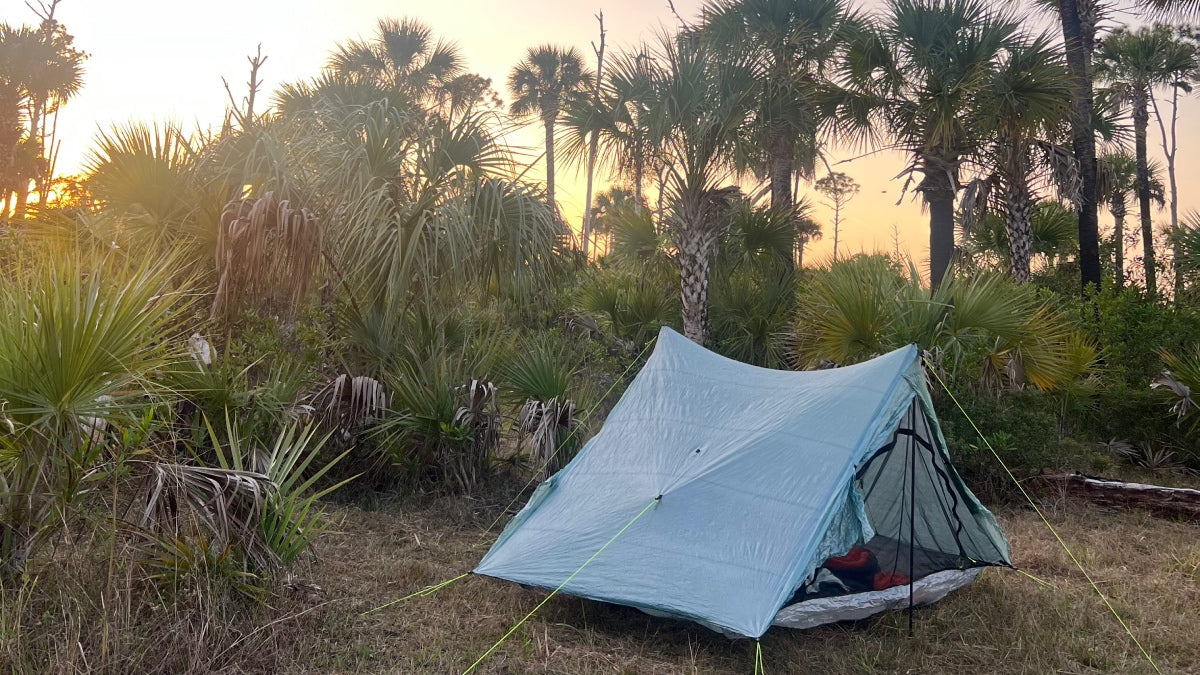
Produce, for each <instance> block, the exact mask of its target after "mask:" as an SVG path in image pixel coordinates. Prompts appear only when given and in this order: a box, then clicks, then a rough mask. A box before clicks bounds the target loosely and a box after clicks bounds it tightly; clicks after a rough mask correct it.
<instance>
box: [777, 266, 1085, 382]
mask: <svg viewBox="0 0 1200 675" xmlns="http://www.w3.org/2000/svg"><path fill="white" fill-rule="evenodd" d="M909 343H915V344H917V345H918V346H920V347H922V348H924V349H927V350H936V351H937V352H938V353H939V354H941V355H942V361H943V365H945V366H947V367H949V368H951V369H952V370H953V371H954V372H955V373H956V374H959V375H963V376H967V377H974V378H976V379H980V380H982V381H984V382H991V383H993V384H1006V385H1008V386H1022V385H1024V384H1026V383H1028V384H1031V385H1033V386H1035V387H1038V388H1040V389H1057V388H1060V387H1064V386H1066V385H1068V384H1069V383H1071V382H1072V381H1073V380H1074V379H1075V378H1077V377H1079V376H1080V375H1081V374H1082V373H1083V370H1085V369H1086V368H1088V367H1090V365H1091V360H1092V359H1089V358H1081V357H1080V354H1081V352H1080V350H1079V345H1078V344H1077V341H1076V340H1075V338H1074V332H1073V330H1072V328H1071V326H1070V324H1069V323H1068V321H1067V320H1066V319H1065V317H1063V316H1062V315H1061V314H1060V313H1059V312H1057V311H1056V310H1055V309H1054V308H1053V307H1051V306H1050V305H1049V304H1048V302H1047V301H1046V300H1044V299H1042V298H1039V297H1038V296H1037V294H1036V293H1035V292H1034V291H1033V290H1031V289H1028V288H1026V287H1020V286H1016V285H1014V284H1013V283H1012V282H1010V281H1008V280H1006V279H1004V278H1002V277H1000V276H997V275H986V274H982V275H977V276H976V277H974V278H971V279H964V278H956V277H954V276H950V277H947V279H946V280H945V281H944V283H943V284H942V285H941V286H939V288H938V289H937V290H936V291H934V292H933V293H932V294H931V293H930V291H929V290H928V289H927V288H924V287H923V286H922V284H921V281H920V276H919V275H918V274H917V273H916V270H915V269H910V270H909V271H908V273H907V274H904V273H903V272H902V271H901V270H899V269H898V268H896V267H895V265H894V264H893V263H892V262H891V261H889V260H887V259H886V258H882V257H879V256H875V257H866V256H857V257H855V258H852V259H850V260H846V261H838V262H834V263H832V264H831V265H830V266H829V267H828V268H824V269H822V270H821V271H820V272H819V273H818V274H816V275H815V276H814V278H813V279H812V280H811V282H810V283H809V284H808V285H807V286H806V287H805V288H804V289H803V290H802V292H801V294H800V299H799V302H798V311H797V319H796V324H795V327H794V345H795V348H796V351H797V357H798V361H799V362H800V363H801V364H804V365H809V366H814V365H816V364H818V363H820V362H821V361H824V360H832V361H834V362H836V363H842V364H844V363H854V362H858V361H862V360H865V359H867V358H870V357H872V356H875V355H878V354H881V353H884V352H886V351H890V350H891V349H896V348H898V347H901V346H903V345H905V344H909ZM1093 356H1094V354H1093ZM1081 364H1083V365H1081ZM996 373H1001V374H1002V376H1001V378H1000V379H999V380H998V379H996V377H995V374H996Z"/></svg>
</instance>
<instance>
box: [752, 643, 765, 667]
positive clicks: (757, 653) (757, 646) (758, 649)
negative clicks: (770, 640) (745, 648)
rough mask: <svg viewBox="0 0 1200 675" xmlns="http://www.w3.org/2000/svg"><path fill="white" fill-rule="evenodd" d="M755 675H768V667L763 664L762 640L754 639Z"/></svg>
mask: <svg viewBox="0 0 1200 675" xmlns="http://www.w3.org/2000/svg"><path fill="white" fill-rule="evenodd" d="M754 675H767V668H766V666H764V665H763V657H762V642H760V641H758V640H755V641H754Z"/></svg>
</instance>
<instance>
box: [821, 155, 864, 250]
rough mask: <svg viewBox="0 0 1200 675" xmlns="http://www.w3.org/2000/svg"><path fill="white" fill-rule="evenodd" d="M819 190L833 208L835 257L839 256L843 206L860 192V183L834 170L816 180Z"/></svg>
mask: <svg viewBox="0 0 1200 675" xmlns="http://www.w3.org/2000/svg"><path fill="white" fill-rule="evenodd" d="M815 187H816V188H817V192H820V193H821V194H823V195H825V201H824V204H825V205H826V206H828V207H829V208H831V209H833V259H834V260H837V258H838V241H839V236H840V230H841V226H842V207H844V206H846V204H849V203H850V200H851V199H854V195H856V194H858V190H859V187H860V186H859V184H858V183H857V182H855V180H854V179H853V178H851V177H850V176H847V175H846V174H844V173H842V172H841V171H834V172H832V173H830V174H829V175H828V176H826V177H824V178H822V179H821V180H819V181H817V182H816V185H815Z"/></svg>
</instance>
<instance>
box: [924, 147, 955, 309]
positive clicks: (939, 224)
mask: <svg viewBox="0 0 1200 675" xmlns="http://www.w3.org/2000/svg"><path fill="white" fill-rule="evenodd" d="M938 165H939V166H940V162H939V163H938ZM950 180H951V179H950V176H949V175H948V174H947V173H946V172H945V171H944V170H940V169H933V168H929V169H927V173H926V174H925V180H924V181H923V182H924V184H925V187H924V190H923V191H924V195H925V203H926V204H928V205H929V283H930V285H931V286H932V287H933V288H937V287H938V286H940V285H941V284H942V280H943V279H944V278H945V276H946V272H947V271H948V270H949V269H950V263H951V262H952V260H953V259H954V186H953V185H952V184H951V182H950Z"/></svg>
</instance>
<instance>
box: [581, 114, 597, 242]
mask: <svg viewBox="0 0 1200 675" xmlns="http://www.w3.org/2000/svg"><path fill="white" fill-rule="evenodd" d="M599 144H600V137H599V135H598V134H597V133H596V132H595V131H593V132H592V138H591V140H590V141H589V143H588V169H587V197H586V198H585V200H584V205H583V259H584V260H587V259H588V238H589V237H590V236H591V235H592V178H593V177H594V176H595V173H596V151H597V149H598V147H597V146H598V145H599Z"/></svg>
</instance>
